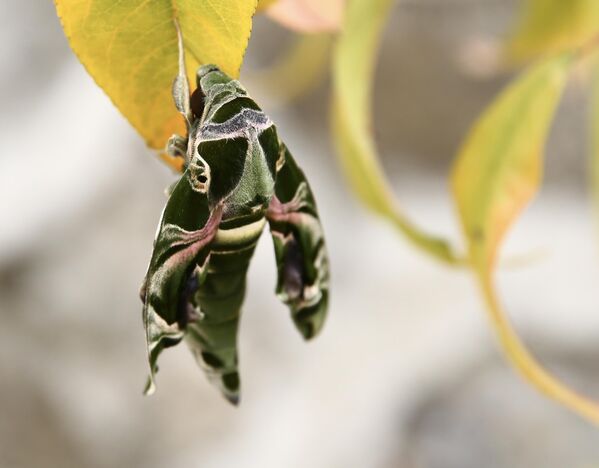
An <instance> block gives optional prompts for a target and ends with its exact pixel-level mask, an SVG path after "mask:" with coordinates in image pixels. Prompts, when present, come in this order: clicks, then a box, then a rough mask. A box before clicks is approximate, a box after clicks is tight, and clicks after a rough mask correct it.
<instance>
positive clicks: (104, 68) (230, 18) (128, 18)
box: [55, 0, 256, 149]
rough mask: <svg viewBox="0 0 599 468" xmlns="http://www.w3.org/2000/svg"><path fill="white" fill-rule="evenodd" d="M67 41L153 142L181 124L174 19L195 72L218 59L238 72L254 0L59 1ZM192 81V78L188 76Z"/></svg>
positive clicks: (179, 128) (181, 129) (156, 144)
mask: <svg viewBox="0 0 599 468" xmlns="http://www.w3.org/2000/svg"><path fill="white" fill-rule="evenodd" d="M55 3H56V9H57V12H58V15H59V16H60V19H61V21H62V26H63V28H64V31H65V34H66V36H67V38H68V40H69V43H70V45H71V47H72V48H73V50H74V51H75V53H76V54H77V56H78V57H79V60H80V61H81V62H82V63H83V65H84V66H85V68H86V69H87V71H88V72H89V74H90V75H92V77H93V78H94V80H95V81H96V83H98V85H99V86H100V87H101V88H103V89H104V91H105V92H106V94H108V96H110V98H111V99H112V101H113V102H114V104H115V105H116V106H117V107H118V109H119V110H120V111H121V112H122V113H123V115H124V116H125V117H126V118H127V120H129V122H131V124H132V125H133V126H134V127H135V128H136V129H137V131H138V132H139V133H140V134H141V135H142V136H143V138H144V139H145V140H146V142H147V143H148V145H149V146H150V147H152V148H160V149H162V148H163V147H164V145H165V143H166V141H167V139H168V138H169V137H170V136H171V135H172V134H173V133H183V132H184V129H185V127H184V123H183V119H181V116H180V115H179V114H178V112H177V110H176V109H175V106H174V105H173V101H172V96H171V86H172V83H173V79H174V78H175V77H176V76H177V67H178V65H177V57H178V50H177V32H176V29H175V22H174V19H175V18H176V19H177V21H178V23H179V25H180V27H181V31H182V34H183V40H184V46H185V52H186V56H187V69H188V75H189V76H190V77H194V76H195V70H196V69H197V67H198V66H199V65H201V64H205V63H214V64H216V65H218V66H219V67H220V68H221V69H222V70H224V71H225V72H226V73H227V74H229V75H232V76H238V74H239V68H240V66H241V62H242V59H243V54H244V52H245V49H246V46H247V43H248V39H249V36H250V30H251V24H252V15H253V14H254V12H255V9H256V0H218V1H216V0H171V1H150V2H148V1H145V0H130V1H126V2H117V1H114V0H55ZM190 82H192V83H194V82H195V79H193V80H190Z"/></svg>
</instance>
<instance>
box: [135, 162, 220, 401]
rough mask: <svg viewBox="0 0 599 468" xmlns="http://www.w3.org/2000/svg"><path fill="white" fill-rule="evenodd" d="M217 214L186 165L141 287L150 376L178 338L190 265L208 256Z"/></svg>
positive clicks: (185, 317)
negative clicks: (186, 169)
mask: <svg viewBox="0 0 599 468" xmlns="http://www.w3.org/2000/svg"><path fill="white" fill-rule="evenodd" d="M221 216H222V209H221V207H220V206H217V207H216V208H215V209H213V210H210V208H209V205H208V199H207V196H206V194H204V193H201V192H198V191H196V190H194V189H193V187H192V185H191V183H190V181H189V177H188V172H187V171H186V172H185V173H184V175H183V177H181V179H180V180H179V182H178V183H177V184H176V185H175V187H174V188H173V189H172V192H171V195H170V197H169V199H168V201H167V203H166V206H165V208H164V211H163V213H162V218H161V220H160V224H159V226H158V231H157V233H156V238H155V240H154V249H153V252H152V258H151V260H150V265H149V267H148V271H147V273H146V277H145V279H144V282H143V286H142V289H141V299H142V301H143V322H144V327H145V332H146V341H147V347H148V360H149V365H150V378H149V381H148V385H147V387H146V393H152V392H153V391H154V374H155V372H156V370H157V366H156V361H157V360H158V356H159V354H160V353H161V352H162V350H163V349H164V348H167V347H170V346H174V345H176V344H178V343H179V342H180V341H181V339H182V338H183V334H184V328H185V326H186V324H187V322H188V321H189V319H190V314H191V313H193V311H192V310H190V303H189V298H190V297H191V295H192V294H193V292H194V291H193V289H194V288H195V287H196V286H195V285H194V278H195V270H196V268H197V266H198V265H201V264H202V263H203V262H204V261H205V260H206V258H207V256H208V253H209V249H208V246H209V245H210V243H211V241H212V239H213V238H214V236H215V235H216V232H217V230H218V225H219V223H220V219H221Z"/></svg>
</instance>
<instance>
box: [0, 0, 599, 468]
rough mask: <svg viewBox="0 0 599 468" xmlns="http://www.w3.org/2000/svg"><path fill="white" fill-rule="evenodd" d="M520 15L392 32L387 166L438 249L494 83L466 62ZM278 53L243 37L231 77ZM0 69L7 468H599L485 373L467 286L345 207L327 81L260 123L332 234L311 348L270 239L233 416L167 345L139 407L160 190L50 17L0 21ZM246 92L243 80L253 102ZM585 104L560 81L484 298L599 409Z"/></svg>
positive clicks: (4, 7) (252, 287) (479, 9)
mask: <svg viewBox="0 0 599 468" xmlns="http://www.w3.org/2000/svg"><path fill="white" fill-rule="evenodd" d="M517 3H518V2H516V1H508V0H484V1H483V0H478V1H477V0H410V1H408V0H406V1H405V2H400V5H399V6H398V7H397V8H396V9H395V10H394V14H393V17H392V18H391V19H390V22H389V27H388V29H387V32H386V35H385V42H384V46H383V50H382V54H381V60H380V66H379V70H378V75H377V76H378V78H377V88H376V93H375V106H376V109H377V115H376V119H375V123H376V125H375V132H376V135H377V138H378V142H379V144H380V149H381V153H382V154H383V156H384V161H383V162H384V165H385V168H386V170H387V173H388V175H389V177H390V179H391V181H392V183H393V185H394V187H395V188H396V192H397V194H398V196H399V197H400V199H401V200H402V202H403V204H404V205H405V209H406V210H407V211H408V213H410V215H411V216H412V217H413V219H414V220H415V221H417V222H418V223H419V224H420V225H421V226H425V227H427V228H428V229H429V230H430V231H433V232H436V233H440V234H444V235H446V236H448V237H450V238H451V239H453V240H455V242H458V239H459V230H458V228H457V225H456V222H455V217H454V211H453V207H452V205H451V203H450V201H449V195H448V190H447V182H446V174H447V171H448V168H449V165H450V163H451V160H452V158H453V155H454V154H455V151H456V148H457V146H458V145H459V143H460V141H461V139H462V138H463V135H464V133H465V132H466V130H467V129H468V127H469V125H470V124H471V123H472V122H473V119H475V118H476V116H477V115H478V113H479V112H480V111H481V110H482V109H483V107H484V106H485V105H486V104H487V103H488V102H489V101H490V100H491V99H492V97H493V96H494V95H495V94H496V93H497V92H498V90H499V89H501V87H502V86H503V85H504V84H505V83H506V82H507V81H508V80H509V78H510V76H509V75H507V74H490V73H486V72H484V70H483V72H484V73H483V72H481V71H480V70H478V69H477V63H478V62H479V61H480V60H483V59H484V57H482V58H481V57H479V56H478V55H477V54H478V53H479V52H480V51H481V50H483V51H484V50H486V48H488V47H487V46H488V45H489V44H493V43H494V42H496V41H498V40H500V39H501V38H502V37H503V36H504V35H505V34H506V31H507V30H508V28H509V25H510V24H511V21H512V20H513V15H514V7H515V6H516V5H517ZM290 40H291V38H290V37H289V34H288V33H286V32H284V31H282V30H281V29H280V28H279V27H277V26H275V25H273V24H272V23H270V22H269V21H268V20H266V19H264V18H258V19H257V20H256V23H255V32H254V36H253V38H252V41H251V44H250V48H249V52H248V56H247V62H246V65H245V67H246V68H245V72H246V73H247V74H248V75H251V71H252V70H255V69H258V68H259V67H260V66H262V65H263V64H265V63H268V62H269V61H270V60H272V59H273V57H275V56H277V55H278V54H280V53H283V51H284V49H285V46H286V44H289V43H290ZM275 47H276V48H275ZM476 51H479V52H476ZM0 70H1V73H0V99H1V102H2V111H1V114H0V148H1V150H0V200H1V201H0V210H1V212H0V215H1V219H2V222H1V225H0V226H1V227H0V320H1V322H0V323H1V325H0V468H25V467H61V468H63V467H64V468H68V467H90V468H106V467H130V468H134V467H142V466H143V467H144V468H154V467H156V468H158V467H175V468H179V467H181V468H186V467H203V468H239V467H244V468H245V467H256V468H258V467H259V468H282V467H285V468H295V467H297V468H300V467H302V468H304V467H311V468H336V467H339V468H341V467H343V468H347V467H352V468H353V467H357V468H468V467H472V468H480V467H485V468H486V467H489V468H508V467H509V468H525V467H526V468H530V467H543V468H553V467H555V468H558V467H560V468H562V467H573V468H591V467H596V466H599V431H597V430H596V429H594V428H592V427H591V426H590V425H589V424H588V423H586V422H584V421H582V420H580V419H579V418H578V417H576V416H574V415H572V414H571V413H569V412H568V411H566V410H564V409H562V408H560V407H558V406H557V405H555V404H554V403H553V402H551V401H548V400H546V399H544V398H543V397H541V396H540V395H538V394H537V393H536V392H535V391H534V390H533V389H531V388H530V387H529V386H527V385H526V384H525V383H524V382H523V381H522V380H520V379H519V378H518V377H517V376H516V375H515V374H514V372H513V371H512V370H511V369H510V368H509V366H508V365H507V364H506V362H505V361H504V360H503V359H502V357H501V354H500V352H499V350H498V347H497V345H496V341H495V337H494V335H493V334H492V332H491V330H490V328H489V326H488V323H487V319H486V317H485V311H484V309H483V307H482V304H481V301H480V299H479V294H478V292H477V290H476V288H475V286H474V282H473V281H472V278H471V277H470V275H469V274H468V273H465V272H461V271H453V270H450V269H447V268H445V267H443V266H441V265H438V264H436V263H435V262H433V261H431V260H429V259H428V258H425V257H423V256H422V255H421V254H419V253H418V252H416V251H415V250H413V249H412V248H411V247H410V246H409V245H407V244H406V242H404V240H403V239H402V238H401V237H400V236H399V235H398V234H397V233H396V232H395V231H394V230H393V228H391V227H390V226H389V225H388V224H386V223H385V222H383V221H381V220H379V219H377V218H375V217H373V216H372V215H371V214H370V213H368V212H366V211H365V210H364V209H363V208H362V207H361V205H360V204H359V203H357V202H356V200H355V199H354V197H353V195H352V193H351V192H350V190H349V189H348V187H347V186H346V185H345V183H344V180H343V179H342V177H341V175H340V173H339V170H338V167H337V165H336V161H335V158H334V153H333V151H332V148H331V144H330V139H329V135H328V133H327V130H328V121H327V104H328V100H329V98H328V92H329V90H328V87H327V85H326V84H323V86H321V87H320V88H319V89H318V90H316V91H315V92H314V93H312V94H311V95H309V96H306V97H304V98H302V99H301V100H300V101H298V102H295V103H293V104H292V105H288V106H286V107H280V106H276V105H274V104H268V105H267V110H270V111H271V113H272V116H273V118H274V120H275V121H276V122H277V123H278V125H279V127H280V132H281V134H282V135H283V136H284V138H285V139H286V141H287V143H288V146H290V147H291V148H292V150H293V152H294V153H295V154H296V156H297V159H298V160H299V161H300V162H301V164H302V165H303V167H304V168H305V171H306V172H307V174H308V175H309V177H310V180H311V183H312V186H313V188H314V191H315V192H316V194H317V197H318V202H319V206H320V210H321V215H322V218H323V220H324V223H325V230H326V232H327V240H328V245H329V251H330V255H331V260H332V275H333V282H332V304H331V310H330V317H329V320H328V323H327V325H326V327H325V330H324V332H323V333H322V335H321V336H320V337H318V339H316V340H315V341H314V342H311V343H308V344H305V343H303V342H302V340H301V339H300V338H299V336H298V334H297V333H296V332H295V330H294V329H293V326H292V324H291V321H290V320H289V318H288V316H287V311H286V310H285V308H284V307H283V306H282V305H281V304H279V303H278V301H277V300H276V298H275V296H274V294H273V289H274V283H275V269H274V258H273V252H272V247H271V245H270V239H269V238H268V236H264V238H263V239H262V240H261V242H260V245H259V248H258V250H257V252H256V255H255V259H254V262H253V264H252V267H251V270H250V280H249V288H248V297H247V301H246V305H245V309H244V317H243V321H242V329H241V334H240V348H241V352H240V355H241V371H242V387H243V398H242V404H241V406H240V407H239V408H232V407H231V406H230V405H228V404H227V403H226V402H225V401H224V400H223V399H222V398H221V397H220V396H219V394H218V393H217V391H215V390H214V389H213V388H212V387H210V386H209V384H208V383H207V382H206V380H205V378H204V376H203V374H202V373H201V372H200V371H199V370H198V369H197V368H196V365H195V363H194V362H193V359H192V357H191V355H190V353H188V352H187V350H186V349H185V348H184V347H183V346H181V347H179V348H175V349H173V350H170V351H168V352H166V353H165V354H164V356H163V358H162V360H161V371H160V373H159V374H158V392H157V394H156V395H155V396H153V397H142V395H141V390H142V386H143V383H144V380H145V377H146V361H145V358H146V357H145V347H144V346H145V344H144V336H143V332H142V324H141V304H140V302H139V299H138V296H137V294H138V289H139V285H140V282H141V279H142V277H143V275H144V273H145V268H146V265H147V261H148V259H149V255H150V252H151V245H152V238H153V234H154V231H155V226H156V223H157V221H158V217H159V214H160V211H161V209H162V206H163V204H164V202H165V198H164V195H163V189H164V188H165V187H166V186H167V185H168V184H169V183H170V182H171V181H172V180H173V179H174V177H175V176H174V175H173V174H172V173H171V172H170V170H169V169H168V168H166V167H165V166H164V165H162V164H161V163H160V162H159V161H158V160H157V158H156V157H155V156H154V155H153V153H152V152H151V151H149V150H148V149H146V148H145V147H144V144H143V142H142V140H141V138H140V137H138V136H137V135H136V133H135V132H134V131H133V129H132V128H131V127H130V126H129V124H128V123H127V122H126V121H125V120H124V118H123V117H121V116H120V114H119V113H118V111H117V110H116V109H115V108H113V107H112V105H111V104H110V102H109V100H108V99H107V97H106V96H105V95H104V94H103V92H102V91H101V90H100V89H99V88H97V87H96V85H95V84H94V83H93V81H92V79H91V78H90V77H89V76H88V75H87V74H86V73H85V71H84V69H83V67H82V66H81V65H80V64H79V63H78V62H77V60H76V59H75V57H74V55H73V54H72V53H71V51H70V49H69V47H68V45H67V41H66V39H65V38H64V36H63V33H62V31H61V28H60V25H59V22H58V20H57V18H56V16H55V11H54V7H53V5H52V3H51V2H47V1H40V0H37V1H36V0H3V1H2V3H1V5H0ZM258 86H259V84H257V83H252V82H251V80H249V82H248V87H249V88H250V90H252V89H253V88H256V90H257V91H256V94H257V95H258V96H259V95H260V94H267V90H264V89H262V90H259V89H258ZM586 102H587V95H586V90H585V88H584V86H583V85H582V84H581V82H579V81H576V80H575V81H573V83H572V85H571V86H570V87H569V89H568V91H567V93H566V95H565V98H564V100H563V103H562V105H561V107H560V110H559V115H558V117H557V120H556V124H555V127H554V130H553V132H552V136H551V138H550V141H549V144H548V162H547V183H546V185H545V187H544V188H543V192H542V194H541V196H540V197H539V198H538V199H537V201H536V202H535V203H534V204H533V206H532V207H531V208H530V209H529V210H528V211H527V212H526V213H525V215H524V217H523V218H522V220H521V222H520V223H519V224H518V226H517V227H516V228H515V229H514V231H513V233H512V234H511V235H510V237H509V239H508V242H507V245H506V248H505V254H506V256H507V257H510V256H511V257H518V256H522V255H524V256H527V257H528V258H530V260H529V261H528V262H527V263H526V264H525V265H519V266H514V265H511V266H509V265H508V266H506V267H505V268H503V269H502V271H501V273H500V275H499V286H500V291H501V293H502V295H503V297H504V298H505V304H506V307H507V309H508V310H509V312H510V314H511V316H512V317H513V319H514V322H515V324H516V326H517V328H518V329H519V331H520V332H521V333H522V335H523V336H524V337H525V339H526V341H527V342H528V343H529V344H530V345H531V347H532V349H533V350H534V351H535V353H536V354H537V355H538V356H539V357H540V359H541V361H542V362H543V363H545V364H546V365H547V366H548V367H549V368H550V369H551V370H552V371H554V372H555V373H556V374H558V375H559V376H560V377H562V378H563V379H565V380H566V381H568V382H569V383H570V384H572V385H573V386H575V387H576V388H577V389H579V390H581V391H583V392H585V393H587V394H589V395H593V396H595V397H596V398H598V399H599V360H598V359H597V357H598V356H599V341H598V339H599V313H598V305H599V297H598V296H597V284H598V280H599V266H598V265H599V262H598V255H597V245H598V244H597V240H598V236H597V231H596V229H595V226H594V225H593V222H592V217H591V207H590V205H589V202H588V200H587V198H588V196H587V193H586V192H587V190H586V188H585V185H586V179H585V175H584V174H585V160H586V151H587V145H586V140H587V137H586V129H585V122H586V121H585V117H586V113H587V108H586ZM269 106H271V107H272V109H269V108H268V107H269Z"/></svg>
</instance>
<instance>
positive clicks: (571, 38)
mask: <svg viewBox="0 0 599 468" xmlns="http://www.w3.org/2000/svg"><path fill="white" fill-rule="evenodd" d="M596 34H599V2H598V1H597V0H526V1H524V2H522V6H521V10H520V14H519V16H518V23H517V25H516V27H515V28H514V31H513V32H512V33H511V34H510V36H509V38H508V40H507V42H506V45H505V54H506V58H507V60H508V61H512V62H515V63H522V62H526V61H528V60H531V59H534V58H536V57H539V56H541V55H545V54H549V53H556V52H562V51H565V50H569V49H573V48H576V47H580V46H581V45H583V44H584V43H585V42H586V41H588V40H589V39H590V38H591V37H593V36H594V35H596Z"/></svg>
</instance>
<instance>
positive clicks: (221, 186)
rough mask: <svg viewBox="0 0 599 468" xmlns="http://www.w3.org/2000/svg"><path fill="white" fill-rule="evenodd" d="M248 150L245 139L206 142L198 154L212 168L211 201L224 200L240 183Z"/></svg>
mask: <svg viewBox="0 0 599 468" xmlns="http://www.w3.org/2000/svg"><path fill="white" fill-rule="evenodd" d="M247 150H248V142H247V140H246V139H245V138H233V139H224V138H223V139H222V140H212V141H204V142H202V143H200V144H199V145H198V153H199V154H200V156H201V157H202V158H203V159H204V160H205V161H206V163H207V164H208V166H209V167H210V193H209V196H210V199H211V200H212V201H218V200H222V199H223V198H224V197H225V196H226V195H228V194H229V193H230V192H231V191H232V190H233V189H234V188H235V187H236V186H237V184H238V183H239V180H240V179H241V175H242V174H243V166H244V164H245V158H246V154H247Z"/></svg>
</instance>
